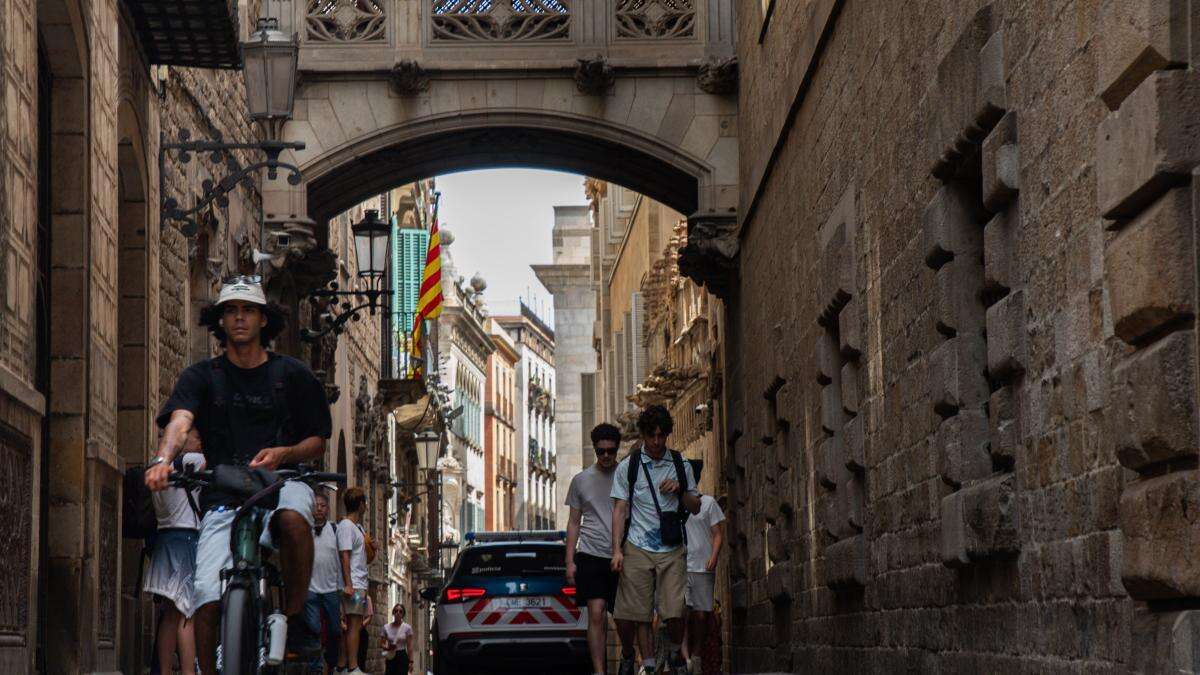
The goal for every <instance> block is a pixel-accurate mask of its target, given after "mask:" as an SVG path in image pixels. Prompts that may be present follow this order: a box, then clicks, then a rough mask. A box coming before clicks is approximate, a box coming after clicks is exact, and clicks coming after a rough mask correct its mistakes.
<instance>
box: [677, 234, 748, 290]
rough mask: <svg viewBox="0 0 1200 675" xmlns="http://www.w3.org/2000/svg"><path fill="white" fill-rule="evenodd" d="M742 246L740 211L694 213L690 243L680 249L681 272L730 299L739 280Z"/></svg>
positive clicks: (688, 240)
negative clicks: (739, 223) (740, 241)
mask: <svg viewBox="0 0 1200 675" xmlns="http://www.w3.org/2000/svg"><path fill="white" fill-rule="evenodd" d="M739 248H740V244H739V242H738V236H737V215H736V214H733V213H694V214H692V215H691V216H689V217H688V237H687V245H685V246H684V247H683V248H682V249H680V250H679V272H680V274H682V275H683V276H685V277H688V278H689V279H691V280H692V281H695V282H696V283H697V284H700V285H701V286H704V287H705V288H707V289H708V291H709V292H710V293H712V294H713V295H715V296H717V297H718V298H721V299H722V300H728V299H729V294H730V291H731V290H732V287H733V284H734V282H735V281H736V280H737V274H738V251H739Z"/></svg>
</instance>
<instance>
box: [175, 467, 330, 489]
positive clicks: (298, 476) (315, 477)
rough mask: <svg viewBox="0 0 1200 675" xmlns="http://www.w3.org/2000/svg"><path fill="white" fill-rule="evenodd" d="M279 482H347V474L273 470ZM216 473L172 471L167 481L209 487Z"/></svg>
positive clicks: (210, 471)
mask: <svg viewBox="0 0 1200 675" xmlns="http://www.w3.org/2000/svg"><path fill="white" fill-rule="evenodd" d="M272 473H274V474H275V475H276V476H277V477H278V478H279V482H281V483H285V482H287V481H291V480H304V481H313V482H315V483H345V482H346V474H344V473H332V472H329V471H310V470H308V469H278V470H276V471H273V472H272ZM215 476H216V474H215V472H213V471H212V470H211V469H209V470H205V471H172V472H171V474H170V475H169V476H167V482H168V483H170V484H171V485H175V486H177V487H207V486H209V485H212V483H213V481H214V480H215V479H216V478H215Z"/></svg>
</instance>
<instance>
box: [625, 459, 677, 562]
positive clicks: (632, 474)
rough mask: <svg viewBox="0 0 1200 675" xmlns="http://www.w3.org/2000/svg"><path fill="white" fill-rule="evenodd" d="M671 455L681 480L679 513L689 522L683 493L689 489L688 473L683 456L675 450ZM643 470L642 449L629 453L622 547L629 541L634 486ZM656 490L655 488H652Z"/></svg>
mask: <svg viewBox="0 0 1200 675" xmlns="http://www.w3.org/2000/svg"><path fill="white" fill-rule="evenodd" d="M667 452H669V453H671V461H672V462H674V463H675V478H677V479H678V480H679V494H680V495H681V496H680V497H679V513H680V514H682V516H683V519H684V521H685V522H686V521H687V518H688V516H690V515H691V513H689V512H688V510H687V509H686V508H684V506H683V497H682V495H683V493H684V492H686V491H687V489H688V475H687V471H685V470H684V469H683V455H681V454H680V453H678V452H675V451H674V450H667ZM641 468H642V449H641V448H638V449H637V450H634V451H633V452H631V453H629V470H628V471H627V472H626V475H625V481H626V486H627V488H628V492H629V516H628V517H627V518H626V519H625V533H624V534H623V535H621V545H622V546H624V545H625V541H626V540H628V539H629V524H630V523H632V522H633V486H634V484H635V483H637V477H638V470H639V469H641ZM650 488H651V489H654V486H653V485H651V486H650ZM683 543H684V544H685V545H686V544H687V528H684V530H683Z"/></svg>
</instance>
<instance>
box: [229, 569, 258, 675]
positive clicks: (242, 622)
mask: <svg viewBox="0 0 1200 675" xmlns="http://www.w3.org/2000/svg"><path fill="white" fill-rule="evenodd" d="M255 605H256V603H255V601H254V596H253V595H252V594H251V593H250V590H249V589H247V588H243V587H241V586H233V585H230V586H229V587H228V588H227V589H226V590H225V599H224V603H223V609H222V614H221V665H222V668H221V673H222V675H255V674H256V673H257V672H258V632H259V625H258V624H259V622H258V615H257V610H256V606H255Z"/></svg>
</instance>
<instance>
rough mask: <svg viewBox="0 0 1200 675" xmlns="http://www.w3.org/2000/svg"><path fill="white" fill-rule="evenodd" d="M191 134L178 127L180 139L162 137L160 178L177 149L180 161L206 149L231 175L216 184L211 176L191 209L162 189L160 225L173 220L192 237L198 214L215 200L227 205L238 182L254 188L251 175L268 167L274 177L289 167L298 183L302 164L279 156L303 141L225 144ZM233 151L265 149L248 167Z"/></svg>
mask: <svg viewBox="0 0 1200 675" xmlns="http://www.w3.org/2000/svg"><path fill="white" fill-rule="evenodd" d="M191 138H192V133H191V132H190V131H188V130H187V129H180V130H179V140H178V141H176V142H167V136H166V134H165V133H164V134H161V135H160V136H159V145H158V175H159V180H162V177H163V176H164V175H166V162H167V155H168V154H169V153H171V152H174V153H175V155H176V157H177V158H178V159H179V161H180V162H182V163H184V164H187V163H188V162H190V161H192V153H197V152H207V153H209V159H211V160H212V161H213V162H214V163H218V164H220V163H224V164H225V168H226V169H227V170H228V171H229V175H227V176H225V177H224V178H222V179H221V180H220V181H219V182H217V183H213V181H212V180H211V179H205V181H204V183H203V184H202V187H203V188H204V194H203V195H201V196H200V198H199V199H197V200H196V203H195V204H194V205H193V206H192V207H191V208H186V209H184V208H180V206H179V201H178V200H177V199H175V198H174V197H167V196H166V191H165V190H160V191H159V226H160V227H166V226H167V223H168V222H170V221H172V220H173V221H175V222H177V223H179V224H180V225H179V230H180V231H181V232H183V234H184V235H185V236H188V237H190V236H192V235H194V234H196V232H197V231H198V230H199V223H198V222H196V214H198V213H200V212H201V211H203V210H204V209H206V208H208V206H209V205H210V204H212V203H213V202H216V203H217V205H218V206H221V207H225V206H228V205H229V197H228V194H229V193H230V192H232V191H233V190H234V189H235V188H236V187H237V186H238V185H243V186H245V187H247V188H252V187H254V183H253V180H252V175H253V173H254V172H255V171H258V170H260V169H266V170H267V177H268V178H270V179H271V180H274V179H275V178H276V177H277V176H278V175H279V169H287V171H288V172H289V173H288V177H287V182H288V183H289V184H291V185H299V184H300V179H301V174H300V167H298V166H296V165H294V164H289V163H287V162H281V161H280V160H279V155H280V154H281V153H282V152H283V151H284V150H303V149H304V143H303V142H300V141H293V142H288V141H258V142H257V143H226V142H224V141H221V140H216V141H207V140H199V141H193V140H191ZM231 150H258V151H259V152H262V153H263V155H264V158H263V159H262V160H260V161H257V162H254V163H253V164H251V165H249V166H242V165H241V164H240V163H239V162H238V161H237V158H236V157H234V156H233V153H232V152H230V151H231Z"/></svg>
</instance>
